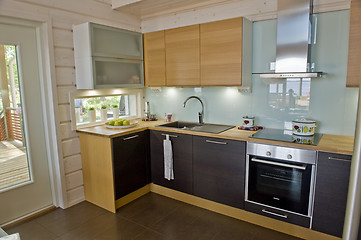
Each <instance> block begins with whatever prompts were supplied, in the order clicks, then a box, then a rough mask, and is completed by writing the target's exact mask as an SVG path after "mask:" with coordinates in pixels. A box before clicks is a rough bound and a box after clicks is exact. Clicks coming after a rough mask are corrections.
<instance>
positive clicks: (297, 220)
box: [245, 201, 311, 228]
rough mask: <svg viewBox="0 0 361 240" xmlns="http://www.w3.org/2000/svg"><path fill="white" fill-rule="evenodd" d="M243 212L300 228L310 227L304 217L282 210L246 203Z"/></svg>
mask: <svg viewBox="0 0 361 240" xmlns="http://www.w3.org/2000/svg"><path fill="white" fill-rule="evenodd" d="M245 210H247V211H250V212H253V213H257V214H260V215H263V216H266V217H270V218H274V219H277V220H280V221H284V222H288V223H292V224H296V225H299V226H302V227H306V228H309V227H310V222H311V219H310V218H309V217H306V216H301V215H297V214H294V213H289V212H285V211H282V210H278V209H273V208H270V207H265V206H261V205H258V204H254V203H251V202H247V201H246V202H245Z"/></svg>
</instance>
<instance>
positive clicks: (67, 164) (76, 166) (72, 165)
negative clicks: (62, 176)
mask: <svg viewBox="0 0 361 240" xmlns="http://www.w3.org/2000/svg"><path fill="white" fill-rule="evenodd" d="M81 168H82V166H81V157H80V154H77V155H72V156H70V157H65V158H64V171H65V173H66V174H67V173H71V172H75V171H78V170H81Z"/></svg>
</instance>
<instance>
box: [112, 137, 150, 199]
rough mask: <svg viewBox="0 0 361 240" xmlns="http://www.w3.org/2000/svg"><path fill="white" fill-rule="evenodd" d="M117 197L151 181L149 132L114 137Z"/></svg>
mask: <svg viewBox="0 0 361 240" xmlns="http://www.w3.org/2000/svg"><path fill="white" fill-rule="evenodd" d="M112 144H113V146H112V148H113V167H114V168H113V169H114V189H115V199H119V198H121V197H124V196H125V195H127V194H129V193H131V192H134V191H135V190H137V189H139V188H141V187H144V186H145V185H147V184H148V183H149V178H148V176H149V171H148V169H149V165H148V161H149V154H148V147H147V146H148V145H149V132H148V131H142V132H137V133H132V134H128V135H124V136H120V137H116V138H113V140H112Z"/></svg>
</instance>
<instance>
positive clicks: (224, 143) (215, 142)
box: [206, 140, 228, 145]
mask: <svg viewBox="0 0 361 240" xmlns="http://www.w3.org/2000/svg"><path fill="white" fill-rule="evenodd" d="M206 142H207V143H214V144H222V145H226V144H228V143H226V142H217V141H212V140H206Z"/></svg>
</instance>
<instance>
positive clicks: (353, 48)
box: [346, 0, 361, 87]
mask: <svg viewBox="0 0 361 240" xmlns="http://www.w3.org/2000/svg"><path fill="white" fill-rule="evenodd" d="M360 79H361V0H352V2H351V17H350V38H349V44H348V61H347V79H346V86H347V87H359V85H360Z"/></svg>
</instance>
